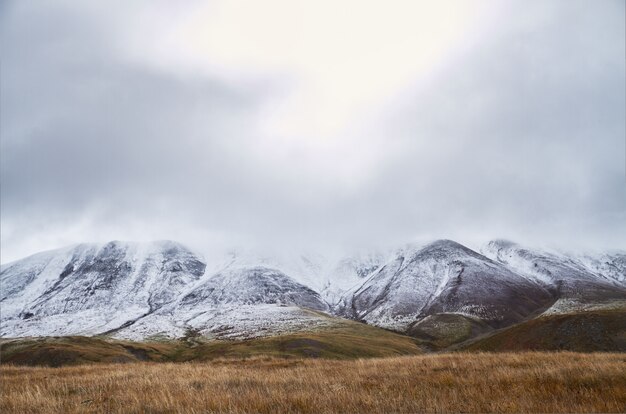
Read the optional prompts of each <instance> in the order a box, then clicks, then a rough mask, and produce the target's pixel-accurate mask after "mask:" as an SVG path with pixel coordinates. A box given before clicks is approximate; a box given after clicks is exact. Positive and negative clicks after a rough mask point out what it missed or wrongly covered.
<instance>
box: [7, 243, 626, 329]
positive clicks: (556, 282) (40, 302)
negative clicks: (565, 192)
mask: <svg viewBox="0 0 626 414" xmlns="http://www.w3.org/2000/svg"><path fill="white" fill-rule="evenodd" d="M481 252H482V254H481V253H477V252H475V251H473V250H470V249H468V248H467V247H464V246H462V245H460V244H458V243H456V242H453V241H449V240H440V241H436V242H433V243H430V244H427V245H425V246H414V245H410V246H406V247H404V248H402V249H400V250H398V251H396V252H394V253H392V254H390V255H385V254H382V253H378V252H367V253H361V254H357V255H351V256H348V257H339V258H334V259H328V258H326V257H324V256H321V255H302V254H293V255H291V254H287V253H284V254H281V255H273V256H272V255H258V254H254V253H250V252H248V253H242V252H231V253H229V254H227V255H224V256H220V257H219V258H218V259H212V260H210V261H207V260H205V259H204V258H203V257H201V256H200V255H198V254H195V253H194V252H192V251H191V250H189V249H188V248H186V247H184V246H182V245H181V244H179V243H176V242H171V241H159V242H151V243H129V242H117V241H116V242H110V243H106V244H80V245H76V246H71V247H67V248H63V249H59V250H54V251H48V252H42V253H39V254H35V255H33V256H30V257H27V258H25V259H22V260H18V261H16V262H13V263H8V264H6V265H3V266H2V268H1V271H0V313H1V315H0V316H1V317H0V336H2V337H15V336H51V335H54V336H60V335H97V334H107V335H111V336H114V337H118V338H129V339H137V340H139V339H146V338H155V337H168V338H177V337H183V336H185V335H189V334H190V333H192V334H194V335H198V334H200V335H203V336H208V337H217V338H238V337H254V336H264V335H273V334H280V333H285V332H293V331H300V330H315V329H323V328H326V327H329V326H333V324H335V323H336V321H337V317H338V316H340V317H345V318H350V319H356V320H360V321H363V322H367V323H369V324H372V325H376V326H380V327H384V328H389V329H394V330H398V331H403V332H408V333H410V334H415V335H416V336H420V335H424V332H426V331H428V332H430V333H428V335H431V333H432V329H433V326H434V327H436V328H437V329H440V328H441V326H447V325H446V324H456V325H458V324H469V325H470V326H471V327H472V329H476V330H477V331H483V330H485V329H494V328H500V327H504V326H508V325H511V324H515V323H517V322H520V321H522V320H525V319H527V318H530V317H533V316H535V315H538V314H541V313H542V312H552V313H554V312H564V311H571V310H575V309H585V308H590V307H602V306H615V304H616V303H617V304H619V303H624V302H626V253H624V252H617V253H602V254H582V255H568V254H563V253H554V252H544V251H540V250H532V249H527V248H522V247H520V246H518V245H515V244H513V243H510V242H504V241H494V242H490V243H489V244H487V245H486V246H485V247H484V248H483V249H482V250H481ZM456 325H455V326H456Z"/></svg>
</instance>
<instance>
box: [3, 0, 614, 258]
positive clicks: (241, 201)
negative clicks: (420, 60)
mask: <svg viewBox="0 0 626 414" xmlns="http://www.w3.org/2000/svg"><path fill="white" fill-rule="evenodd" d="M545 4H546V3H533V4H532V6H528V7H526V6H525V5H524V6H522V5H521V3H517V5H516V6H515V7H513V8H512V10H511V12H510V16H509V17H510V19H511V21H510V23H507V22H503V23H502V25H501V28H500V30H499V32H498V36H497V37H495V38H491V39H489V40H487V41H486V42H484V43H482V44H480V45H478V46H477V47H476V48H475V49H472V50H471V52H469V53H466V54H464V55H462V56H461V57H459V58H458V60H457V61H454V62H452V63H450V64H449V65H448V66H447V67H445V68H443V69H442V70H441V71H440V72H439V73H438V74H437V76H436V77H434V79H433V80H432V81H431V82H430V84H429V85H428V87H426V88H423V87H422V88H420V89H418V90H416V91H415V93H410V91H407V93H406V94H405V97H408V98H406V99H405V100H404V101H402V102H401V103H398V104H397V105H396V106H394V107H393V108H390V110H389V111H388V112H387V113H385V114H384V115H383V116H381V117H380V118H379V119H376V120H363V122H364V124H368V122H371V125H372V128H371V132H370V133H371V134H384V136H385V137H386V138H385V139H386V140H387V141H388V143H389V145H396V146H398V147H400V148H402V149H403V151H402V152H401V154H400V155H394V156H393V157H392V156H390V159H387V160H384V162H383V163H382V164H381V166H380V171H378V172H377V173H376V174H375V176H374V177H373V178H372V180H371V181H370V182H368V183H367V185H364V186H361V187H359V190H358V191H356V192H353V193H348V192H344V191H343V190H344V189H343V187H342V186H340V185H338V184H333V183H328V182H327V181H322V180H316V177H315V175H314V174H312V175H311V174H308V175H307V174H304V175H303V174H301V172H300V171H299V169H300V167H299V165H298V163H297V162H292V163H285V164H284V165H281V164H276V162H275V161H270V160H269V159H265V158H264V156H263V154H262V153H259V151H261V152H262V151H263V150H264V149H263V147H259V146H255V145H253V144H254V143H255V142H256V141H255V140H256V139H257V138H256V134H257V131H256V122H257V118H256V116H257V111H258V110H259V108H261V107H262V105H264V104H265V102H266V101H265V99H266V98H267V90H268V88H269V89H271V85H270V87H258V88H251V87H249V86H241V85H233V84H228V83H225V82H223V81H220V80H217V79H211V78H209V77H200V76H191V75H187V76H184V77H180V76H175V75H173V74H170V73H166V72H159V71H157V70H154V69H150V68H148V67H144V66H140V65H138V64H136V63H132V62H129V61H127V60H124V59H123V58H122V57H120V56H119V55H118V54H117V50H116V48H115V47H114V44H115V42H114V41H113V40H112V36H113V35H114V33H110V32H108V31H107V28H108V26H107V24H108V23H110V19H111V18H112V17H109V20H107V19H104V18H103V19H102V20H97V19H96V20H94V16H93V14H92V15H90V16H89V18H88V19H86V18H85V16H84V15H82V14H81V13H80V10H81V9H77V10H78V11H73V10H72V9H71V8H67V7H66V8H59V7H54V6H53V5H51V4H48V5H47V6H38V7H35V6H33V4H30V5H29V6H23V5H21V4H20V5H18V4H17V2H14V3H12V4H10V5H9V6H7V5H5V6H3V8H2V9H0V13H1V15H2V16H1V19H0V22H1V23H2V24H1V26H2V28H1V29H0V35H1V37H2V39H3V45H2V57H3V65H2V96H1V100H2V121H3V122H2V142H1V157H2V159H1V161H2V163H1V178H0V180H1V192H2V197H1V207H2V228H3V231H2V250H3V258H2V261H3V262H4V261H6V259H15V258H17V256H19V255H22V254H27V253H30V252H29V251H27V250H28V249H34V248H40V247H42V244H45V243H44V242H38V241H37V240H51V239H54V237H52V236H53V235H54V233H55V232H62V228H63V227H65V226H69V225H71V224H72V223H76V222H81V220H85V217H87V218H88V219H87V220H88V223H87V224H85V226H84V229H83V231H79V232H78V234H73V235H72V237H81V238H83V239H84V240H94V239H99V238H100V237H101V236H102V234H107V235H108V234H109V233H108V232H107V231H105V229H107V228H109V229H110V228H115V229H120V233H119V236H118V237H116V238H127V237H137V235H141V234H142V232H143V233H145V234H146V235H158V236H159V237H171V238H180V237H182V238H183V240H181V241H183V242H185V241H187V240H184V239H185V235H186V234H189V237H188V238H189V239H191V241H190V243H192V244H194V243H195V244H197V245H202V244H203V242H204V241H206V242H207V243H208V239H210V238H211V237H212V235H215V234H219V235H222V236H223V235H227V237H226V238H227V239H229V242H237V241H246V242H252V243H260V244H276V245H278V246H281V245H285V244H289V243H304V244H308V245H311V246H317V247H320V246H321V247H325V246H329V245H333V246H346V245H351V244H352V245H381V244H382V245H386V244H399V243H403V242H405V241H408V240H410V239H412V238H415V237H451V238H456V239H458V240H459V241H461V242H463V241H468V240H475V239H481V238H489V237H512V238H522V239H528V240H532V241H535V242H556V243H583V244H588V245H595V246H605V245H613V246H615V247H620V246H619V245H620V244H621V245H622V246H621V247H623V245H625V244H626V239H625V238H624V235H625V234H626V185H625V172H624V168H625V165H624V156H625V151H626V150H625V148H624V145H625V143H624V139H625V136H626V131H625V128H626V127H625V120H624V116H625V115H624V113H625V111H626V104H625V88H626V85H625V84H624V71H625V56H624V50H625V48H624V38H625V37H624V22H623V15H624V5H623V3H622V2H608V1H607V2H598V3H594V4H591V3H590V2H569V1H568V2H566V1H561V2H550V3H549V4H548V5H547V6H546V5H545ZM111 30H113V29H111ZM118 40H119V39H118ZM118 40H116V41H118ZM377 122H378V123H377ZM368 125H369V124H368ZM363 139H368V136H367V135H366V136H364V137H363ZM266 150H267V151H268V152H271V151H272V149H271V148H267V149H266ZM323 168H330V169H331V170H332V168H333V166H332V165H330V166H328V165H325V166H323ZM311 200H314V201H311ZM127 223H133V228H134V230H133V231H130V230H128V231H125V226H126V224H127ZM79 230H80V229H79ZM46 234H47V235H48V236H50V237H43V236H44V235H46ZM59 239H63V237H60V238H59ZM205 239H206V240H205ZM63 240H65V239H63ZM73 241H76V242H78V241H82V240H73ZM47 247H50V248H52V247H57V246H47Z"/></svg>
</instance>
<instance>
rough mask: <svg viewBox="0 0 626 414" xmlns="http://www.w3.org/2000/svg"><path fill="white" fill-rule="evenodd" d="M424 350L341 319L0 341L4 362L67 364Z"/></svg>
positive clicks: (367, 354)
mask: <svg viewBox="0 0 626 414" xmlns="http://www.w3.org/2000/svg"><path fill="white" fill-rule="evenodd" d="M421 353H423V350H422V348H421V347H419V346H418V345H417V344H416V342H415V340H414V339H413V338H410V337H407V336H404V335H399V334H396V333H393V332H389V331H386V330H384V329H380V328H376V327H372V326H368V325H365V324H361V323H358V322H352V321H341V323H337V324H336V325H335V326H333V327H330V328H328V329H325V330H321V331H315V332H301V333H294V334H290V335H280V336H274V337H266V338H257V339H249V340H238V341H224V340H205V339H203V338H201V337H199V336H195V335H189V336H188V337H186V338H185V339H183V340H175V341H173V340H171V341H158V342H156V341H155V342H130V341H120V340H114V339H109V338H97V337H78V336H73V337H48V338H22V339H3V340H0V354H1V362H2V363H3V364H15V365H45V366H53V367H56V366H64V365H77V364H82V363H110V362H138V361H155V362H186V361H208V360H212V359H216V358H250V357H255V356H265V357H287V358H290V357H292V358H296V357H305V358H328V359H351V358H365V357H388V356H398V355H417V354H421Z"/></svg>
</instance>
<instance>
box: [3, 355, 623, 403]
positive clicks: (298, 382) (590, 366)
mask: <svg viewBox="0 0 626 414" xmlns="http://www.w3.org/2000/svg"><path fill="white" fill-rule="evenodd" d="M0 370H1V374H2V387H1V389H2V391H1V392H2V401H1V403H0V412H3V413H61V412H62V413H78V412H95V413H170V412H184V413H210V412H235V413H243V412H255V413H274V412H288V413H289V412H291V413H295V412H302V413H332V412H351V413H363V412H405V413H408V412H510V413H519V412H624V411H626V355H624V354H606V353H604V354H603V353H594V354H578V353H570V352H563V353H500V354H485V353H478V354H467V353H453V354H438V355H419V356H404V357H390V358H380V359H358V360H348V361H339V360H328V359H295V358H294V359H276V358H261V357H255V358H250V359H218V360H214V361H211V362H193V363H154V362H143V363H132V364H99V365H79V366H71V367H62V368H46V367H18V366H11V365H7V366H3V367H1V368H0Z"/></svg>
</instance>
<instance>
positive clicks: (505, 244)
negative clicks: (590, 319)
mask: <svg viewBox="0 0 626 414" xmlns="http://www.w3.org/2000/svg"><path fill="white" fill-rule="evenodd" d="M482 251H483V253H484V254H485V255H486V256H488V257H490V258H492V259H493V260H494V261H497V262H498V263H501V264H503V265H505V266H509V267H511V268H514V269H515V270H516V271H517V272H518V273H519V274H520V275H523V276H524V277H526V278H528V279H529V280H535V281H537V282H538V283H543V284H544V285H547V286H549V287H550V288H551V289H553V290H554V291H555V293H556V298H557V301H556V302H555V304H554V305H553V306H552V307H551V308H550V309H549V312H550V313H558V312H563V311H568V310H576V309H589V308H594V307H598V306H604V305H607V304H608V305H611V304H614V303H615V302H616V301H624V300H626V297H625V294H626V289H625V287H626V252H613V253H600V254H589V253H585V254H571V253H564V252H556V251H545V250H540V249H531V248H527V247H523V246H520V245H518V244H516V243H513V242H510V241H505V240H494V241H491V242H489V243H488V244H487V245H486V246H485V247H484V248H483V249H482Z"/></svg>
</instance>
